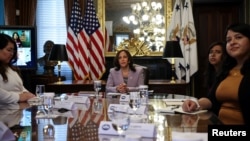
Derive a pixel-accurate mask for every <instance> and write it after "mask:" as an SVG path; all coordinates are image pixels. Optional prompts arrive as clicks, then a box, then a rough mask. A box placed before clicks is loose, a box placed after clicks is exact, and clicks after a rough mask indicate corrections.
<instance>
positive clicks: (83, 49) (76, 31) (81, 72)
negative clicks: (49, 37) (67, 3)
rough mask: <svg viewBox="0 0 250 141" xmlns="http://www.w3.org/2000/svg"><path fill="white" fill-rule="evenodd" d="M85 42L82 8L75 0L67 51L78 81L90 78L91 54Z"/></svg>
mask: <svg viewBox="0 0 250 141" xmlns="http://www.w3.org/2000/svg"><path fill="white" fill-rule="evenodd" d="M85 40H86V39H85V36H84V35H83V17H82V15H81V8H80V5H79V2H78V0H74V3H73V6H72V11H71V17H70V24H69V27H68V33H67V43H66V49H67V53H68V59H69V65H70V66H71V68H72V70H73V74H74V77H75V79H76V80H81V79H85V78H87V77H88V76H89V59H88V58H89V57H88V54H89V53H88V49H87V46H86V45H85V44H84V41H85Z"/></svg>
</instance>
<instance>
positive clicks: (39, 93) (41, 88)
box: [36, 85, 45, 102]
mask: <svg viewBox="0 0 250 141" xmlns="http://www.w3.org/2000/svg"><path fill="white" fill-rule="evenodd" d="M44 92H45V85H36V96H37V97H38V98H40V102H43V94H44Z"/></svg>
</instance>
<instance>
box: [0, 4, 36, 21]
mask: <svg viewBox="0 0 250 141" xmlns="http://www.w3.org/2000/svg"><path fill="white" fill-rule="evenodd" d="M36 5H37V0H4V8H5V9H4V12H5V25H25V26H34V25H35V19H36ZM16 10H19V15H16Z"/></svg>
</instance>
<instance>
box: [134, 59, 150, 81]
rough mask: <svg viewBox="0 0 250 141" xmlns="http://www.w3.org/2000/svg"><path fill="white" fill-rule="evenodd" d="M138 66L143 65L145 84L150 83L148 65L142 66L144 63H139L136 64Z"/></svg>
mask: <svg viewBox="0 0 250 141" xmlns="http://www.w3.org/2000/svg"><path fill="white" fill-rule="evenodd" d="M134 65H135V66H136V67H137V66H138V67H142V68H143V75H144V84H145V85H148V82H149V73H150V72H149V69H148V67H146V66H142V65H138V64H134Z"/></svg>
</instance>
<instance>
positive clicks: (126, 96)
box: [120, 94, 130, 102]
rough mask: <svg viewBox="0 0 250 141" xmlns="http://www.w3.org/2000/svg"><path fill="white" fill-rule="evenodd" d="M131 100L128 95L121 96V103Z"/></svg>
mask: <svg viewBox="0 0 250 141" xmlns="http://www.w3.org/2000/svg"><path fill="white" fill-rule="evenodd" d="M129 100H130V98H129V95H127V94H121V96H120V102H129Z"/></svg>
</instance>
